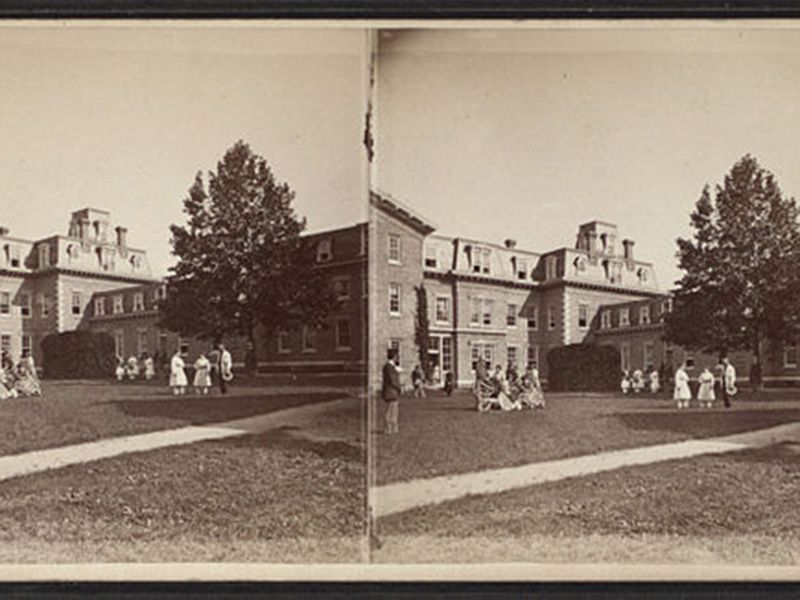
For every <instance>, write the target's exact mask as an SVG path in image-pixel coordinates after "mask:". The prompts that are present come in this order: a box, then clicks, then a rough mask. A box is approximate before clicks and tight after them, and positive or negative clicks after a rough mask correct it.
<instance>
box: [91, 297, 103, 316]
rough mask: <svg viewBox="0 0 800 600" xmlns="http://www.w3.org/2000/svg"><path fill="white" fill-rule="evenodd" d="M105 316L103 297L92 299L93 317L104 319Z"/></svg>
mask: <svg viewBox="0 0 800 600" xmlns="http://www.w3.org/2000/svg"><path fill="white" fill-rule="evenodd" d="M105 314H106V299H105V297H102V296H101V297H100V298H95V299H94V316H95V317H104V316H105Z"/></svg>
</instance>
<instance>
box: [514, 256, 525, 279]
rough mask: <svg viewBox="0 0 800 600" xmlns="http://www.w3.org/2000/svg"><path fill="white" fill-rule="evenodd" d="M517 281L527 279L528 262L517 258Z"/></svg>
mask: <svg viewBox="0 0 800 600" xmlns="http://www.w3.org/2000/svg"><path fill="white" fill-rule="evenodd" d="M516 262H517V268H516V271H517V279H527V278H528V261H527V260H524V259H521V258H518V259H517V261H516Z"/></svg>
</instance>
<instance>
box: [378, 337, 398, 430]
mask: <svg viewBox="0 0 800 600" xmlns="http://www.w3.org/2000/svg"><path fill="white" fill-rule="evenodd" d="M396 357H397V353H396V352H395V350H394V348H389V351H388V352H387V355H386V363H385V364H384V365H383V385H382V387H381V397H382V398H383V400H384V402H386V430H385V433H387V434H390V433H399V431H400V430H399V428H398V425H397V419H398V416H399V408H400V407H399V404H400V391H401V390H400V374H399V373H398V372H397V366H396V365H395V364H394V361H395V359H396Z"/></svg>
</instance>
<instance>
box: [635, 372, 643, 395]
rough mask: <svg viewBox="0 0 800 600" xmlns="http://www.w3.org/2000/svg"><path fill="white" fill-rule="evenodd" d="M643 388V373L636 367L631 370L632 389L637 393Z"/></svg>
mask: <svg viewBox="0 0 800 600" xmlns="http://www.w3.org/2000/svg"><path fill="white" fill-rule="evenodd" d="M643 389H644V373H642V370H641V369H636V370H635V371H634V372H633V391H634V392H635V393H637V394H638V393H639V392H641V391H642V390H643Z"/></svg>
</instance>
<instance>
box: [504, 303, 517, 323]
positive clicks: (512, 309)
mask: <svg viewBox="0 0 800 600" xmlns="http://www.w3.org/2000/svg"><path fill="white" fill-rule="evenodd" d="M517 311H519V305H517V304H516V303H515V302H508V303H507V304H506V327H508V328H510V329H516V327H517Z"/></svg>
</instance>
